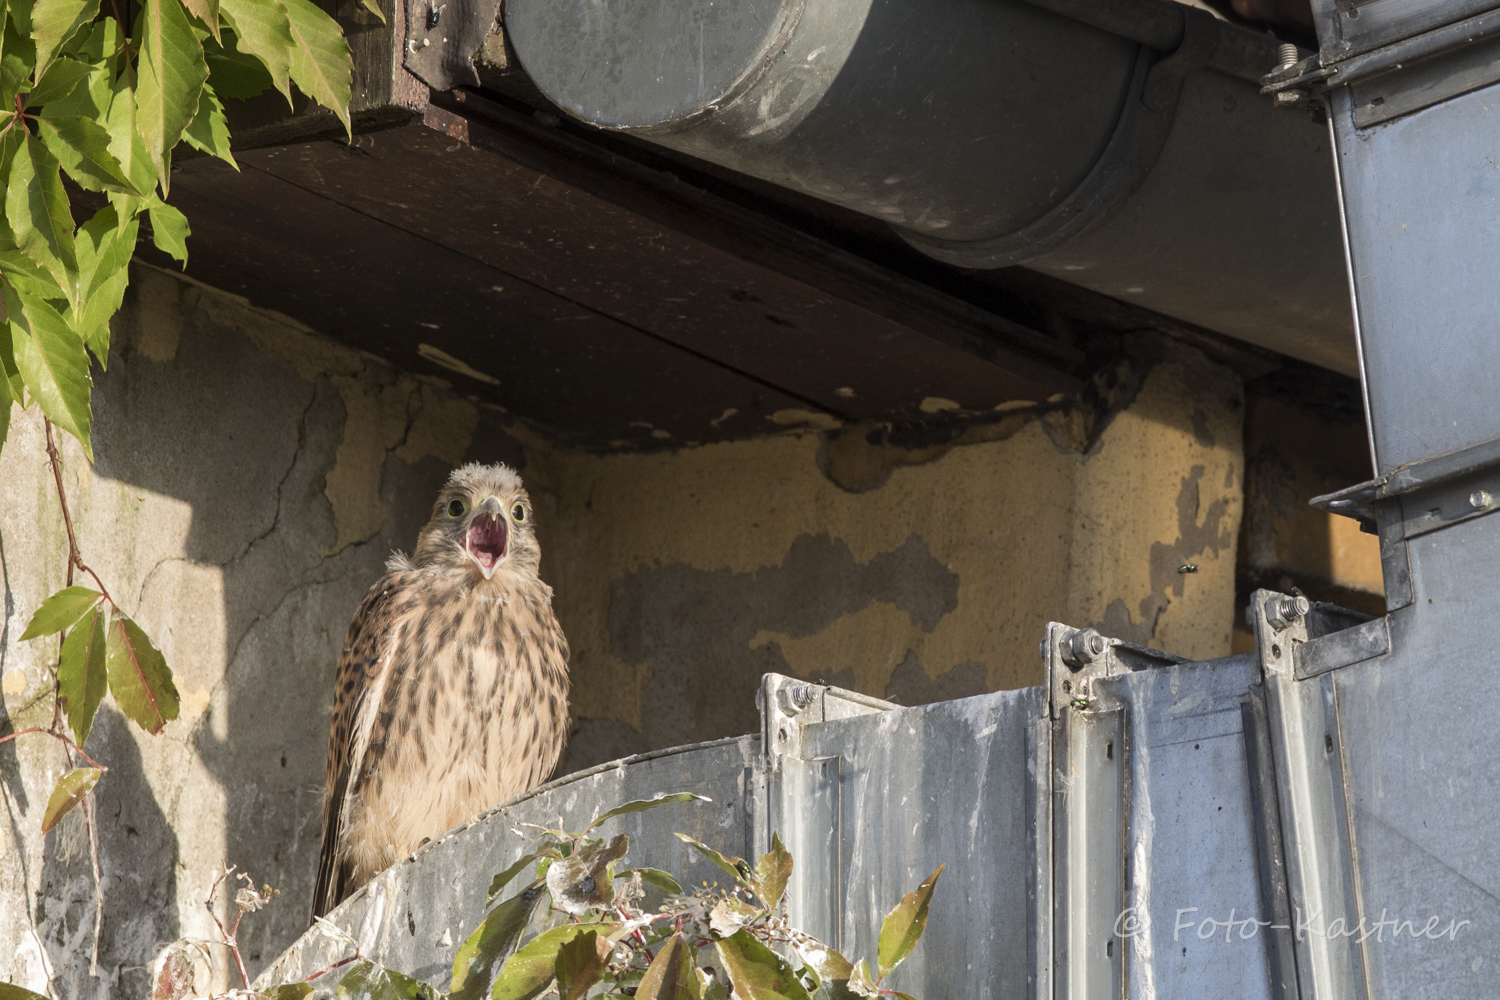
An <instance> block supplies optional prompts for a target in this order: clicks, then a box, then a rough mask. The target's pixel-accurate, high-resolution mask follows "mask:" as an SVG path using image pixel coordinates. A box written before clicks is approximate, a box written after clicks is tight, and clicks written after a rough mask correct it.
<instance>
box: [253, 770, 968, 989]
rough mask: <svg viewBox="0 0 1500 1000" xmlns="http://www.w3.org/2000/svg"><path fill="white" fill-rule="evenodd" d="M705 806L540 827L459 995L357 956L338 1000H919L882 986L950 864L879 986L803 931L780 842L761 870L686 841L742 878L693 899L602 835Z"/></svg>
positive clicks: (503, 876)
mask: <svg viewBox="0 0 1500 1000" xmlns="http://www.w3.org/2000/svg"><path fill="white" fill-rule="evenodd" d="M694 800H698V801H707V800H706V799H704V798H703V797H702V796H699V795H693V794H691V793H687V792H683V793H678V794H675V795H662V796H657V797H656V798H653V799H642V800H637V801H634V802H628V803H626V804H624V805H622V806H619V807H618V808H615V809H612V810H609V811H608V812H606V813H603V814H601V815H600V816H598V817H597V818H596V819H595V820H594V821H593V822H592V823H590V824H589V826H588V827H587V828H586V829H585V830H584V831H583V832H582V833H568V832H565V831H563V830H558V829H544V828H541V827H532V829H535V830H537V831H538V836H537V839H536V843H535V844H534V846H533V848H532V850H531V851H529V852H528V853H527V854H526V855H524V856H523V857H522V858H521V859H520V860H519V861H517V862H516V863H515V864H514V865H512V866H511V867H510V868H508V869H506V870H505V871H503V872H501V873H500V874H498V875H496V876H495V878H494V880H493V881H492V882H491V883H490V890H489V900H488V902H487V903H486V907H487V909H488V912H487V913H486V914H485V916H484V917H483V919H482V920H480V922H479V925H478V926H477V927H476V928H475V929H474V931H473V933H472V934H470V935H469V937H468V939H467V940H465V941H464V943H463V944H462V945H461V946H460V947H459V949H458V951H457V953H456V954H455V956H454V959H453V976H452V981H451V985H450V987H449V992H448V993H447V994H443V993H440V992H438V991H436V990H434V989H433V988H432V987H430V986H428V985H426V984H425V983H421V982H418V981H416V980H413V979H410V978H408V977H406V976H403V975H401V974H400V973H397V972H393V971H390V970H386V969H384V968H383V967H382V966H380V965H379V964H378V963H375V962H372V961H370V960H369V959H367V958H364V957H361V956H359V955H358V953H357V952H356V957H355V958H354V959H347V960H345V962H346V963H349V969H348V971H347V972H345V973H344V975H343V978H342V979H341V980H340V982H339V983H338V986H337V987H336V991H335V992H336V996H337V997H338V998H339V1000H418V998H422V1000H480V998H483V997H490V998H492V1000H534V998H538V997H543V996H547V997H552V996H555V997H556V1000H581V998H584V997H635V998H636V1000H727V998H728V997H730V996H734V997H738V998H741V1000H848V998H851V997H876V996H881V995H886V996H892V997H896V998H898V1000H911V998H910V997H907V996H906V994H903V993H899V992H897V991H894V990H891V989H887V988H885V987H884V986H883V985H882V983H883V982H884V980H885V978H886V977H887V976H889V975H890V973H891V971H892V970H894V969H895V968H896V967H897V966H898V965H900V964H901V962H903V961H904V960H905V959H906V958H907V957H908V956H909V955H910V954H911V953H912V949H913V948H915V947H916V945H917V942H918V941H919V940H920V939H921V937H922V933H923V931H924V930H925V929H926V926H927V912H928V905H929V903H930V902H931V900H932V893H933V890H934V888H935V887H936V885H937V881H938V878H939V876H941V875H942V872H943V869H942V867H939V868H938V870H937V871H935V872H933V873H932V874H931V875H930V876H929V877H928V878H927V879H925V880H924V881H923V882H922V884H921V885H919V886H918V887H917V888H916V889H915V890H913V891H912V892H910V893H908V894H907V895H906V896H905V898H903V899H902V900H901V902H900V903H899V904H898V905H897V906H896V908H895V909H893V910H892V911H891V912H890V914H889V915H888V916H887V917H886V918H885V921H884V923H883V924H882V926H881V931H880V943H879V948H878V954H877V956H876V971H875V974H874V975H873V976H872V975H871V974H870V972H869V970H868V968H867V966H866V965H865V962H864V961H863V960H861V961H860V962H858V963H851V962H850V961H849V960H848V959H847V958H845V957H844V956H843V955H841V954H839V952H837V951H836V950H834V949H833V948H831V947H829V946H828V945H827V944H825V943H823V942H821V941H819V940H817V939H816V938H814V937H812V936H811V935H809V934H807V933H804V932H803V931H801V930H798V929H797V928H795V927H793V926H792V925H791V923H790V922H789V920H788V918H787V912H786V907H785V896H786V890H787V885H788V883H789V882H790V880H791V876H792V869H793V862H792V856H791V854H790V852H788V851H787V849H786V847H785V846H784V845H783V844H782V843H781V839H780V838H779V837H777V836H775V835H774V834H773V835H772V838H771V849H770V851H768V852H767V853H766V854H765V855H763V856H762V857H761V858H760V860H759V861H757V862H756V863H755V864H754V865H751V864H749V863H748V862H746V861H745V860H743V859H741V858H734V857H729V856H727V855H724V854H721V853H719V852H718V851H716V850H714V849H713V848H711V847H709V846H707V845H706V844H702V843H699V842H698V841H696V840H693V839H692V838H691V837H688V836H686V835H685V834H681V833H679V834H677V835H676V836H677V837H678V838H680V839H681V840H682V841H683V842H685V843H687V844H688V845H689V846H690V847H692V848H693V850H695V851H696V852H698V854H700V855H702V856H703V857H704V858H706V859H708V860H709V861H711V862H713V863H714V864H715V865H718V866H719V867H720V868H721V869H723V870H724V872H725V874H726V875H727V876H728V877H729V882H728V883H727V884H726V885H725V886H723V887H721V886H720V885H719V884H717V883H714V884H709V883H706V882H705V883H703V884H702V885H700V886H699V887H697V888H695V889H692V890H690V891H687V890H684V889H683V887H682V886H681V885H680V884H679V883H678V880H677V879H675V878H673V877H672V876H671V875H670V874H668V873H666V872H663V871H660V870H657V869H651V868H639V867H630V866H628V865H627V864H626V863H625V858H626V856H627V854H628V852H629V850H630V838H629V837H627V836H625V835H624V834H620V835H618V836H615V837H612V838H609V839H604V838H596V837H590V836H589V834H590V833H591V832H592V831H594V830H595V829H597V828H598V827H599V826H600V825H601V824H603V823H604V822H606V821H607V820H609V819H610V818H612V817H615V816H618V815H621V814H623V813H630V812H639V811H641V810H644V809H653V808H656V807H658V806H662V805H666V804H668V803H673V802H688V801H694ZM528 868H530V869H531V878H530V879H529V880H528V881H527V882H526V884H525V885H524V887H522V888H521V889H520V890H519V891H518V892H516V893H515V894H513V895H511V896H510V897H509V898H506V899H504V900H503V901H501V902H498V904H497V902H496V901H497V900H499V899H500V896H501V895H502V893H503V892H504V891H505V889H506V887H507V886H509V885H510V884H511V883H513V882H514V881H515V880H516V879H517V878H518V877H520V876H521V874H522V873H523V872H525V871H526V870H527V869H528ZM646 885H654V886H657V887H659V888H661V889H663V890H664V891H665V892H666V896H665V898H664V899H663V900H662V902H661V903H660V905H659V906H657V907H655V908H654V909H653V908H647V907H646V906H645V905H644V901H645V897H646V892H645V886H646ZM335 930H336V929H335ZM528 932H530V935H531V936H530V937H529V938H528V937H527V934H528ZM351 943H352V942H351ZM340 964H345V963H340ZM325 971H326V970H325ZM322 974H323V973H319V974H318V975H322ZM279 988H281V989H284V988H286V987H279Z"/></svg>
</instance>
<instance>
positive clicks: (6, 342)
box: [0, 251, 27, 404]
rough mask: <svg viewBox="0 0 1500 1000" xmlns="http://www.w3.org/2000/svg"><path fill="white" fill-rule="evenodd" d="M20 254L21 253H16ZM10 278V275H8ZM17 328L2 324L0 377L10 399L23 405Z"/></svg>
mask: <svg viewBox="0 0 1500 1000" xmlns="http://www.w3.org/2000/svg"><path fill="white" fill-rule="evenodd" d="M16 252H17V253H19V252H20V251H16ZM7 277H8V275H7ZM20 333H21V336H23V337H24V336H27V333H26V331H25V329H22V330H21V331H20ZM14 334H15V327H14V325H13V324H11V323H4V322H0V376H4V379H5V385H6V389H7V393H8V395H9V396H10V398H11V399H12V400H13V401H14V402H16V403H18V404H19V403H21V402H22V400H23V398H24V396H23V393H25V391H26V383H25V382H23V381H22V380H21V372H20V370H19V369H18V368H16V352H15V344H14V340H13V338H14Z"/></svg>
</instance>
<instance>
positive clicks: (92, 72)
mask: <svg viewBox="0 0 1500 1000" xmlns="http://www.w3.org/2000/svg"><path fill="white" fill-rule="evenodd" d="M123 43H124V38H123V36H122V35H121V34H120V26H119V25H118V24H117V23H116V22H115V19H114V18H112V17H110V18H105V19H104V20H102V21H96V22H95V23H93V24H91V25H87V26H85V27H84V29H83V30H82V31H80V32H79V33H78V35H77V38H76V44H75V45H74V46H73V48H74V49H76V58H72V59H58V60H56V61H55V62H53V64H52V68H51V69H49V70H47V77H46V78H45V79H43V80H42V81H41V82H40V83H39V84H38V85H37V90H36V91H35V92H34V96H32V97H31V98H30V100H31V102H32V103H33V104H41V105H44V113H45V114H47V115H50V116H64V115H79V116H81V117H84V118H88V119H90V120H91V121H97V122H100V123H101V124H107V123H106V122H105V119H106V118H107V116H108V113H109V104H110V99H111V97H112V95H113V93H114V82H115V64H116V62H117V61H118V58H119V55H118V54H119V52H120V47H121V45H122V44H123ZM77 66H83V67H86V68H87V70H88V74H87V75H86V76H85V77H84V78H83V80H82V82H81V83H78V84H76V85H75V86H73V87H72V89H70V90H68V91H67V93H65V94H59V95H58V96H56V97H54V96H52V95H51V94H49V93H46V91H47V90H50V89H52V86H53V84H52V83H51V81H52V77H53V74H55V73H60V74H61V75H60V76H59V77H58V84H57V86H58V88H59V89H61V88H62V87H63V86H64V84H65V83H66V79H67V77H68V76H69V75H71V74H72V73H73V72H75V71H76V69H75V67H77ZM44 97H45V98H46V100H43V98H44Z"/></svg>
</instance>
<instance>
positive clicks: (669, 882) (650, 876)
mask: <svg viewBox="0 0 1500 1000" xmlns="http://www.w3.org/2000/svg"><path fill="white" fill-rule="evenodd" d="M623 875H639V876H640V877H641V881H642V882H645V883H646V884H647V885H654V886H656V887H657V888H658V889H661V890H663V891H664V892H670V893H672V894H673V895H681V894H682V884H681V883H680V882H678V881H677V880H676V879H675V878H673V877H672V876H671V875H669V874H667V873H666V872H664V871H662V870H661V869H660V868H632V869H630V871H628V872H624V873H623Z"/></svg>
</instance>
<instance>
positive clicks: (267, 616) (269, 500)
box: [0, 268, 519, 997]
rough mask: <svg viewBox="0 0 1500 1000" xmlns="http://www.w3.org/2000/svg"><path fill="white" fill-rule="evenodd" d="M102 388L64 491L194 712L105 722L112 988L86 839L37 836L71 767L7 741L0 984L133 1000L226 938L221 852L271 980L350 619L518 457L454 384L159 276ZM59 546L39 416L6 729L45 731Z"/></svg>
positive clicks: (30, 435) (246, 932) (3, 464)
mask: <svg viewBox="0 0 1500 1000" xmlns="http://www.w3.org/2000/svg"><path fill="white" fill-rule="evenodd" d="M96 376H98V377H97V379H96V394H95V413H96V416H97V423H96V438H95V454H96V456H97V458H98V463H97V464H96V465H95V466H94V467H93V468H90V467H89V466H88V465H87V463H86V462H85V461H84V459H83V457H82V455H81V450H80V449H79V448H78V447H77V446H76V445H75V444H74V443H73V442H72V440H71V439H65V440H63V441H62V453H63V461H64V471H65V475H64V486H65V488H66V490H67V494H68V497H69V502H70V504H71V506H72V511H73V515H74V519H75V523H76V525H77V529H78V535H79V542H80V545H81V547H82V550H83V552H84V555H85V558H86V559H87V560H88V562H89V563H90V564H91V565H92V566H93V567H94V568H95V569H96V570H97V571H98V573H99V574H100V576H101V577H102V578H103V579H104V581H105V583H106V585H107V586H108V587H109V588H110V590H111V593H112V594H113V595H114V596H115V598H116V599H117V600H118V601H119V602H120V604H121V606H122V607H123V609H124V610H126V612H127V613H130V614H132V615H133V616H135V617H136V618H137V619H138V620H139V621H140V622H141V624H142V626H143V627H144V628H145V629H146V630H147V631H148V632H149V633H150V634H151V635H152V636H153V637H154V638H155V639H156V641H157V642H158V643H159V644H160V646H161V648H162V650H163V652H164V653H165V654H166V656H167V659H168V662H169V663H170V664H171V666H172V668H173V669H174V671H175V673H176V681H177V687H178V690H179V691H180V693H181V699H182V714H181V717H180V718H179V719H178V720H177V721H175V722H172V723H170V724H169V725H168V726H167V727H166V730H165V731H164V733H163V734H162V735H160V736H157V737H151V736H148V735H146V734H144V733H143V732H141V731H140V730H139V729H137V728H136V727H134V725H133V724H127V723H126V722H124V721H123V718H122V717H121V716H119V715H117V714H116V713H115V712H114V711H113V710H112V709H110V708H108V707H106V708H104V709H103V710H101V714H100V718H99V720H98V722H96V724H95V726H94V730H93V732H92V734H91V735H90V739H89V744H88V750H89V752H90V754H91V755H93V756H94V757H96V758H98V759H100V760H101V761H102V762H103V763H105V764H107V765H108V766H109V768H110V771H109V773H108V774H107V775H106V776H105V777H104V779H103V780H102V781H101V782H100V785H99V788H98V793H97V795H98V800H99V826H100V834H101V835H100V838H99V840H100V861H101V863H102V866H103V871H104V885H105V898H106V900H107V906H106V910H105V919H104V929H103V933H102V935H101V947H100V973H101V977H102V978H100V979H93V978H91V977H90V976H89V975H88V973H87V966H88V953H89V948H88V944H89V941H90V940H91V938H92V923H93V914H92V899H93V889H92V880H91V877H90V874H89V865H88V860H87V851H86V850H85V849H84V848H83V846H82V845H83V843H84V841H83V838H82V836H81V834H82V826H81V823H80V821H79V820H77V819H75V818H74V817H70V818H69V819H67V820H66V821H65V822H64V824H63V825H62V826H61V827H60V828H59V829H58V830H56V831H54V832H53V833H51V834H49V835H48V836H47V837H46V838H45V839H43V838H42V837H40V836H39V835H38V832H37V831H38V829H39V824H40V820H41V814H42V809H43V807H44V806H45V803H46V799H47V796H48V794H49V792H50V789H51V782H52V780H53V779H54V778H55V777H56V775H57V774H59V773H61V770H62V769H63V768H64V767H65V763H64V760H63V755H62V753H61V751H60V749H59V748H58V746H56V745H55V744H53V742H52V741H51V740H49V739H47V738H46V737H43V736H23V737H21V738H19V739H18V740H15V741H11V742H9V743H6V744H3V745H0V799H3V810H4V815H3V816H0V914H4V919H3V920H0V979H3V980H10V981H15V982H20V983H23V984H26V985H30V986H32V987H33V988H39V987H41V986H42V985H43V983H44V982H45V981H46V978H47V977H48V976H49V975H55V976H56V977H57V986H58V991H59V995H60V996H63V997H85V996H103V995H106V994H112V995H118V996H133V997H140V996H146V995H147V994H148V993H149V990H148V989H147V987H146V985H145V981H146V980H145V977H146V971H145V969H144V968H143V967H144V966H145V965H147V964H148V963H149V962H150V960H151V958H152V956H153V955H154V954H155V950H156V948H157V947H159V946H160V945H161V944H162V943H164V942H166V941H169V940H171V939H173V938H175V937H178V936H180V935H186V936H192V937H198V938H204V939H208V938H211V937H212V935H211V933H210V924H209V922H208V917H207V914H206V912H205V910H204V907H203V903H202V901H203V899H204V898H205V897H206V896H207V893H208V889H209V884H210V882H211V880H212V879H213V877H214V874H215V871H216V866H219V865H221V864H222V863H223V862H225V861H226V860H227V861H228V862H229V863H231V864H238V865H240V866H241V867H242V868H248V869H249V870H250V871H251V872H252V873H253V874H254V875H255V877H256V878H257V879H258V880H261V881H264V882H269V883H271V884H272V885H274V886H277V887H279V888H281V889H282V891H283V896H282V898H281V899H278V900H277V901H276V902H275V903H274V904H272V906H271V908H270V909H268V910H267V911H265V912H264V913H262V914H257V915H256V916H255V917H254V918H251V919H247V920H246V922H245V927H244V929H243V930H242V933H241V937H242V943H243V945H244V950H245V954H246V958H247V960H249V962H250V963H251V964H252V965H253V966H259V965H260V964H262V963H263V962H264V961H266V960H269V959H270V958H271V957H273V956H274V955H275V954H276V953H277V952H278V951H279V950H280V949H281V948H282V947H283V946H284V945H285V944H287V943H288V942H289V941H290V940H291V939H292V938H293V937H295V935H296V934H297V933H299V932H300V929H301V928H302V926H304V924H305V921H306V911H307V906H308V901H309V899H310V897H311V888H312V878H313V873H314V867H315V863H316V854H317V850H318V840H319V835H320V824H321V816H320V812H319V809H320V798H321V789H322V769H323V759H324V754H325V748H326V740H327V726H328V716H327V713H328V709H327V705H328V702H329V698H330V693H331V686H332V672H333V665H334V662H335V658H336V656H337V653H338V650H339V647H340V644H341V642H342V638H343V628H344V625H345V624H346V622H347V621H348V616H349V614H350V613H351V612H352V610H353V608H354V606H355V604H356V603H357V602H358V600H359V598H360V596H362V594H363V592H364V590H365V589H366V588H367V587H368V586H369V585H370V583H371V582H372V581H373V580H374V579H375V577H376V576H377V575H378V573H379V572H380V568H381V565H382V563H383V562H384V560H385V558H386V556H387V555H388V554H389V552H390V550H391V549H392V548H394V547H397V546H401V547H407V548H409V547H410V545H411V543H412V541H413V539H414V536H415V531H416V528H417V527H418V526H419V525H420V523H421V522H422V521H423V520H425V518H426V515H427V511H428V509H429V506H430V504H431V499H432V496H433V494H434V491H435V489H436V487H437V485H438V484H439V483H440V481H441V480H442V479H443V477H444V476H445V475H446V473H447V470H448V468H449V467H450V466H451V465H452V464H453V463H455V462H458V461H461V460H463V459H465V458H467V457H481V458H486V459H489V458H496V457H500V455H501V453H503V454H505V455H506V456H507V457H511V458H513V459H514V458H515V457H516V456H517V455H518V454H519V453H518V451H517V450H516V449H515V448H514V447H512V448H511V450H510V451H509V452H506V451H505V448H506V446H507V443H508V439H506V438H505V437H504V436H503V435H500V434H495V433H488V434H481V433H479V431H480V428H481V427H482V426H483V425H484V421H485V420H488V419H490V418H491V417H492V416H493V415H492V414H488V413H486V412H484V411H480V410H478V409H477V408H476V407H474V406H473V405H472V404H470V403H468V402H465V401H463V400H461V399H458V398H457V397H455V396H453V395H452V394H451V393H448V392H445V391H444V390H443V389H442V387H441V386H435V385H432V384H428V383H423V382H419V381H417V380H415V379H412V378H410V377H408V376H403V375H400V374H399V373H397V372H395V371H393V370H391V369H390V368H389V367H388V366H386V365H384V364H382V363H380V362H377V361H374V360H372V359H369V358H366V357H363V356H361V355H359V354H358V353H356V352H353V351H350V350H347V349H345V348H340V347H336V346H334V345H332V344H331V343H329V342H327V341H325V340H323V339H321V338H319V337H317V336H315V335H313V334H311V333H310V332H308V331H306V330H303V329H300V328H298V327H296V326H295V325H293V324H291V323H289V322H287V321H286V320H284V319H282V318H280V317H276V316H271V315H267V314H264V313H260V312H258V311H256V310H254V309H251V308H249V307H247V306H246V305H244V304H243V303H242V302H239V301H237V300H235V299H233V298H231V297H229V296H225V295H221V294H219V293H217V292H212V291H207V290H203V289H200V288H196V287H194V286H192V285H190V284H187V283H185V282H184V281H182V280H180V279H177V278H175V277H172V276H170V275H167V274H163V273H161V272H157V271H153V270H149V269H144V268H143V269H140V270H139V271H138V272H137V274H136V277H135V284H134V288H133V291H132V295H131V299H130V301H129V303H128V304H127V309H126V310H125V312H124V313H123V314H122V315H121V316H120V317H119V319H118V320H117V321H116V326H115V344H114V346H113V347H112V350H111V356H110V365H109V371H108V373H107V374H104V375H100V374H99V373H98V372H97V371H96ZM479 438H483V439H484V442H485V444H484V445H483V446H481V445H477V444H474V445H473V446H472V447H471V444H473V442H475V441H476V440H478V439H479ZM495 448H499V449H501V451H500V452H495V451H494V449H495ZM486 449H489V450H486ZM66 553H67V545H66V540H65V536H64V532H63V527H62V523H61V519H60V516H59V513H58V508H57V504H56V500H55V496H54V493H53V482H52V478H51V475H50V472H49V471H48V469H47V466H46V464H45V453H44V443H43V435H42V426H41V421H40V418H39V416H38V414H37V413H36V412H35V410H33V411H31V412H27V413H23V412H21V411H20V410H19V409H17V410H15V411H14V416H13V423H12V427H11V432H10V440H9V443H8V444H7V445H6V447H5V451H4V454H3V458H0V583H3V594H4V619H3V622H0V686H3V692H4V705H3V710H0V732H7V731H10V730H11V729H12V728H22V727H25V726H27V725H32V724H37V723H38V722H42V723H45V722H47V721H50V714H51V709H50V681H49V670H50V666H51V664H52V663H53V662H54V660H55V656H56V651H57V648H56V643H55V641H41V642H25V643H22V642H20V641H19V636H20V634H21V632H22V630H23V629H24V628H25V625H26V623H27V621H28V620H29V619H30V617H31V615H32V613H33V612H34V611H35V610H36V608H37V606H38V604H39V603H40V602H41V600H42V599H43V598H44V597H45V596H47V594H49V593H51V592H52V591H53V590H55V589H56V588H58V587H59V586H61V585H62V583H63V578H64V574H65V571H66V566H65V562H66ZM77 815H78V814H76V813H75V817H76V816H77ZM223 972H224V966H223V963H222V956H221V961H220V980H219V981H220V983H223V982H224V978H223Z"/></svg>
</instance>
